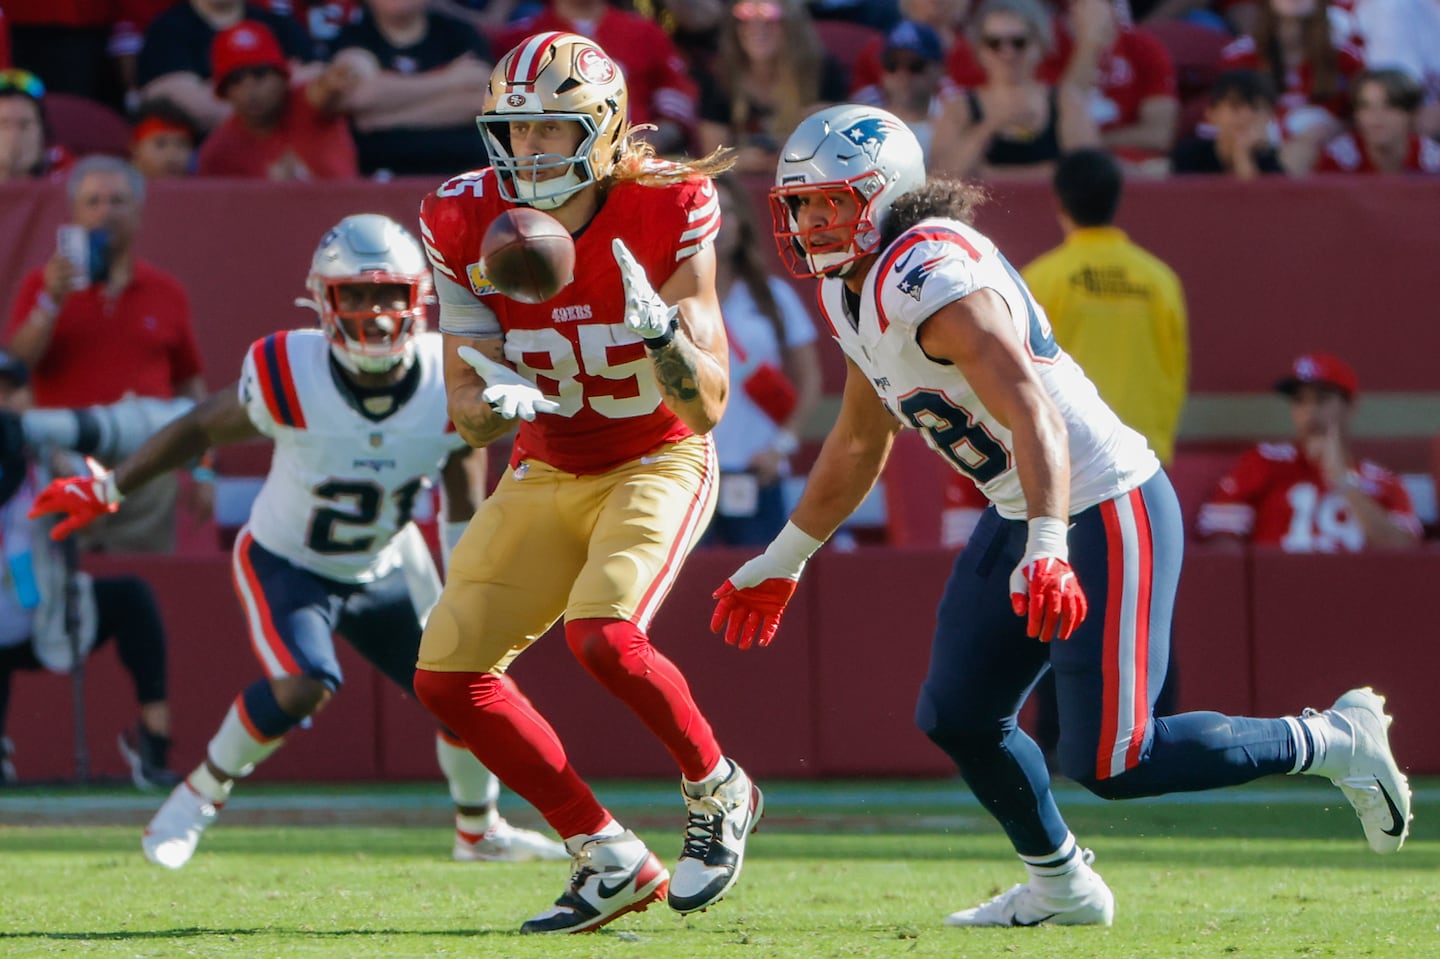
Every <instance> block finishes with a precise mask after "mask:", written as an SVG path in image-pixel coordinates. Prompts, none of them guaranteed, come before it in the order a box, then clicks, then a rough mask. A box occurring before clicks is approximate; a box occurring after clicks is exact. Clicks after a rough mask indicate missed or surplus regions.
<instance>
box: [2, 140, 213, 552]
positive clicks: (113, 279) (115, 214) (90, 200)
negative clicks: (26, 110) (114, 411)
mask: <svg viewBox="0 0 1440 959" xmlns="http://www.w3.org/2000/svg"><path fill="white" fill-rule="evenodd" d="M67 191H68V194H69V199H70V205H71V216H72V219H73V221H74V224H75V225H77V226H80V227H83V228H84V229H85V231H86V233H87V236H88V240H89V250H90V254H91V255H90V258H89V259H90V262H89V264H88V269H87V271H86V272H85V273H80V272H78V271H77V269H76V267H75V266H74V265H72V264H71V262H70V261H69V260H68V259H67V258H66V257H65V256H64V255H62V254H61V253H59V252H57V253H56V254H55V255H54V256H52V257H51V258H50V260H49V262H47V263H46V264H45V266H44V267H41V268H36V269H34V270H31V271H30V272H29V273H28V274H26V276H25V278H24V279H23V280H22V281H21V283H20V292H19V295H18V296H17V297H16V299H15V302H14V304H13V306H12V309H11V312H10V321H9V326H8V336H9V347H8V348H9V351H10V353H11V354H12V355H13V356H15V357H16V358H17V359H19V360H20V361H21V362H23V363H25V364H26V366H27V367H28V368H29V369H30V371H31V377H30V386H31V390H32V392H33V394H34V398H35V404H36V405H37V406H40V407H71V408H73V407H86V406H96V405H107V404H112V403H115V402H117V401H119V400H120V399H122V398H123V397H125V396H127V395H132V394H133V395H135V396H139V397H157V398H161V399H170V398H174V397H188V398H189V399H191V400H197V401H198V400H199V399H200V398H201V397H203V396H204V395H205V384H204V381H203V380H202V378H201V375H200V374H201V364H200V351H199V348H198V347H197V346H196V343H195V332H194V330H193V329H192V327H191V323H190V302H189V298H188V297H187V296H186V294H185V289H184V287H183V286H181V284H180V281H179V280H177V279H175V278H174V277H172V276H171V275H169V274H168V273H165V272H163V271H161V270H159V269H157V268H156V267H154V266H152V265H150V264H149V263H147V262H145V261H144V260H141V259H139V258H138V257H137V256H135V252H134V242H135V239H136V236H137V234H138V232H139V228H140V221H141V211H142V209H143V208H144V205H145V178H144V177H143V176H141V175H140V172H139V171H138V170H136V169H135V168H134V167H133V166H131V165H130V164H128V163H126V162H125V161H123V160H119V159H116V158H114V157H108V156H91V157H86V158H84V159H82V160H80V161H79V162H78V163H76V164H75V167H74V169H73V170H72V171H71V172H70V178H69V180H68V183H67ZM177 487H178V484H176V483H175V482H173V481H172V482H169V483H162V484H159V485H157V486H156V487H155V489H154V491H153V492H148V493H147V494H146V495H145V496H141V497H136V498H132V500H130V501H128V502H127V503H126V506H125V509H123V510H121V511H120V512H119V513H117V514H116V515H115V516H112V517H109V518H108V519H107V520H106V521H105V522H104V523H103V524H102V525H100V526H98V527H97V528H96V532H95V533H94V535H93V536H92V537H91V538H90V539H89V540H88V542H87V544H86V545H88V546H90V547H92V548H101V549H108V550H112V551H127V550H129V551H140V552H170V551H171V550H173V549H174V545H175V528H174V527H175V523H174V511H175V497H176V493H177ZM208 492H209V488H208V487H207V488H205V490H203V491H202V493H201V496H202V500H203V499H204V497H205V495H206V494H207V493H208ZM197 508H199V509H201V510H202V511H203V510H204V508H205V503H204V502H203V501H202V502H200V503H199V504H197Z"/></svg>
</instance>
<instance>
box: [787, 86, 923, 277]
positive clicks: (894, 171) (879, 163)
mask: <svg viewBox="0 0 1440 959" xmlns="http://www.w3.org/2000/svg"><path fill="white" fill-rule="evenodd" d="M924 185H925V156H924V153H923V152H922V151H921V149H920V143H919V141H918V140H916V139H915V134H914V133H912V132H911V131H910V128H909V127H908V126H906V125H905V122H904V121H903V120H901V119H900V118H899V117H897V116H895V115H894V114H892V113H888V112H887V111H885V110H881V109H879V108H878V107H866V106H856V105H854V104H841V105H840V106H834V107H829V108H828V109H825V110H819V111H817V112H815V113H812V114H810V115H809V116H808V117H806V118H805V119H804V120H801V121H800V125H799V126H797V127H796V128H795V132H794V133H792V134H790V138H789V139H788V140H786V141H785V146H784V147H783V148H782V149H781V151H780V162H779V163H778V164H777V165H776V168H775V186H773V187H772V188H771V189H770V215H771V217H772V219H773V220H774V225H775V241H776V243H777V244H778V245H779V247H780V256H781V259H783V260H784V261H785V265H786V266H787V267H789V269H790V272H791V273H792V274H794V275H795V276H797V277H806V276H820V275H822V274H825V275H831V276H844V275H846V274H847V273H849V272H850V271H851V270H853V269H854V266H853V264H854V263H855V261H856V260H858V259H860V258H861V257H863V256H865V255H867V254H870V253H874V252H875V251H876V249H877V248H878V247H879V245H880V226H881V221H882V220H884V218H885V214H886V213H888V212H889V211H890V207H891V206H893V205H894V203H895V201H896V200H897V199H899V198H900V197H901V196H902V195H904V194H906V193H909V192H910V191H911V190H915V189H918V188H920V187H922V186H924ZM844 190H849V191H850V192H851V193H852V194H853V195H854V197H855V200H856V203H857V204H858V206H859V212H858V213H857V214H856V217H855V219H854V220H852V221H847V222H845V223H830V224H826V225H825V226H824V227H823V228H817V229H815V230H808V231H802V230H801V229H800V227H799V224H798V223H797V222H796V220H795V205H794V204H795V200H796V199H797V198H798V197H800V196H805V195H810V196H813V195H815V194H819V193H833V192H841V191H844ZM847 227H848V228H849V231H850V233H849V236H847V237H846V238H845V239H843V240H842V241H840V242H834V243H827V244H824V245H821V246H814V245H811V242H810V234H812V233H819V232H822V230H823V232H835V231H837V230H844V229H845V228H847Z"/></svg>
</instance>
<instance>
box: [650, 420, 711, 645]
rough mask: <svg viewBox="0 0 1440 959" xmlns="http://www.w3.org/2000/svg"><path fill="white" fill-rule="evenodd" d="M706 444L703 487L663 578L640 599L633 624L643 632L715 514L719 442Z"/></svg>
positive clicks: (676, 540)
mask: <svg viewBox="0 0 1440 959" xmlns="http://www.w3.org/2000/svg"><path fill="white" fill-rule="evenodd" d="M704 442H705V472H704V474H703V475H702V476H701V477H700V486H699V488H698V489H697V490H696V491H695V495H694V496H693V497H692V498H691V500H690V505H689V507H688V508H687V509H686V511H685V520H684V522H683V523H682V524H681V526H680V530H679V532H678V533H677V534H676V536H675V538H674V539H672V540H671V541H670V552H669V553H668V554H666V556H665V564H664V565H663V566H661V567H660V575H659V576H657V577H655V579H654V581H653V582H651V584H650V588H649V589H647V590H646V591H645V595H644V596H642V597H641V598H640V604H639V607H638V608H637V609H636V610H635V615H634V617H633V621H634V623H635V625H636V626H638V627H639V628H640V629H642V630H648V629H649V628H650V621H651V620H652V619H654V618H655V613H656V611H658V610H659V608H660V603H661V601H663V600H664V599H665V596H666V595H667V594H668V593H669V592H670V588H671V587H672V586H674V585H675V578H676V577H677V576H679V575H680V567H681V566H682V565H683V564H684V562H685V557H686V556H688V555H689V554H690V550H691V549H693V548H694V546H695V544H696V543H697V542H699V540H700V535H701V534H702V533H704V532H705V527H706V526H707V525H708V523H709V518H710V515H711V514H712V513H713V512H714V511H715V500H716V498H717V497H718V496H719V487H718V486H717V485H716V483H715V477H716V475H717V474H718V473H719V468H718V466H717V463H718V460H717V459H716V454H715V441H714V440H713V439H712V438H711V437H709V436H706V437H704Z"/></svg>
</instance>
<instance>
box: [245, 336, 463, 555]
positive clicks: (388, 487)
mask: <svg viewBox="0 0 1440 959" xmlns="http://www.w3.org/2000/svg"><path fill="white" fill-rule="evenodd" d="M415 347H416V358H415V364H416V366H417V367H418V375H419V383H418V384H417V385H416V387H415V390H414V392H413V393H412V394H411V395H410V396H409V398H408V399H407V400H405V402H404V403H403V404H401V405H400V406H399V407H398V408H397V409H396V410H395V411H394V412H392V413H390V414H389V415H388V416H386V417H385V418H383V419H380V420H378V421H377V420H373V419H370V418H369V417H367V416H365V415H363V414H362V413H361V412H360V411H359V410H357V409H356V408H355V407H354V406H352V405H351V404H350V402H349V401H348V400H347V397H346V395H345V394H343V393H342V392H341V390H342V387H341V386H340V385H339V384H337V383H336V380H335V378H336V377H337V376H338V375H339V374H338V373H337V372H334V371H333V370H332V368H331V360H330V344H329V342H328V340H327V339H326V338H325V335H324V334H323V333H321V332H320V331H319V330H291V331H288V332H284V333H275V334H272V335H270V336H267V337H265V338H264V339H262V340H258V341H256V342H255V343H254V344H253V345H252V346H251V347H250V350H249V352H248V353H247V354H246V356H245V364H244V367H243V369H242V372H241V375H240V401H241V402H242V403H243V404H244V405H245V410H246V412H247V413H248V414H249V416H250V421H251V422H252V423H254V424H255V428H256V429H258V430H259V431H260V432H261V433H262V434H263V435H265V436H268V437H270V438H271V439H272V440H274V442H275V453H274V457H273V459H272V460H271V463H270V472H269V473H267V474H266V476H265V483H264V485H263V486H262V487H261V489H260V495H259V496H258V497H257V498H256V500H255V504H254V506H253V507H252V508H251V510H250V524H249V526H250V532H251V534H252V535H253V536H254V537H255V539H256V541H257V542H259V544H260V545H261V546H263V547H265V548H266V549H267V550H269V551H270V552H272V553H275V554H277V555H279V556H283V557H284V558H285V559H287V560H289V561H290V562H292V563H294V564H295V565H296V566H299V567H301V568H302V569H307V570H310V571H311V572H313V573H316V574H317V575H320V576H324V577H327V578H329V579H333V580H337V581H339V582H345V583H369V582H373V581H374V580H376V579H378V578H380V577H382V576H384V575H385V574H386V573H389V572H390V571H391V570H393V569H395V568H396V567H397V566H399V565H401V560H402V557H401V551H400V549H399V544H397V542H396V534H397V533H399V532H400V531H401V530H402V529H403V528H404V527H405V525H406V524H407V523H408V522H409V521H410V515H411V511H412V509H413V508H414V505H415V498H416V497H417V496H419V495H420V493H421V492H422V491H424V490H426V489H428V488H429V487H430V486H431V485H432V483H433V482H434V477H435V476H436V475H438V474H439V472H440V470H441V468H442V467H443V466H444V465H445V462H446V460H448V459H449V457H450V454H451V453H453V452H454V451H455V450H458V449H462V448H463V447H464V446H465V441H464V440H462V439H461V438H460V436H459V434H457V433H456V432H455V431H454V428H453V427H452V426H451V424H450V417H449V414H448V413H447V412H446V402H447V395H446V392H445V379H444V370H443V367H442V361H441V346H440V337H439V335H437V334H434V333H424V334H421V335H419V336H417V337H415Z"/></svg>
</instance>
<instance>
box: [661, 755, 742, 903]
mask: <svg viewBox="0 0 1440 959" xmlns="http://www.w3.org/2000/svg"><path fill="white" fill-rule="evenodd" d="M727 762H729V760H727ZM680 792H681V794H682V795H683V796H684V797H685V808H686V810H687V811H688V814H689V822H688V823H687V825H686V826H685V847H684V849H683V850H682V851H681V853H680V862H679V863H678V864H676V866H675V876H674V878H673V879H671V880H670V895H669V897H668V899H667V901H668V903H669V905H670V908H671V909H674V910H675V911H676V912H679V913H687V912H698V911H700V910H702V909H706V908H708V907H710V906H712V905H714V904H715V903H717V902H719V901H720V900H721V899H723V898H724V897H725V894H726V893H727V892H729V891H730V887H731V886H733V885H735V881H736V880H737V879H739V878H740V868H741V867H742V866H743V865H744V864H745V843H746V840H748V839H749V838H750V834H751V833H752V832H754V831H755V829H756V827H757V826H758V825H759V823H760V817H761V816H762V815H764V812H765V797H764V796H763V795H761V793H760V789H759V787H757V786H756V785H755V784H754V783H752V782H751V781H750V777H749V776H747V775H745V770H743V769H741V768H740V767H739V766H737V765H736V764H735V763H734V762H730V775H728V776H726V777H725V778H724V779H721V780H719V781H714V780H712V781H711V782H709V783H692V782H686V781H684V780H682V781H681V783H680Z"/></svg>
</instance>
